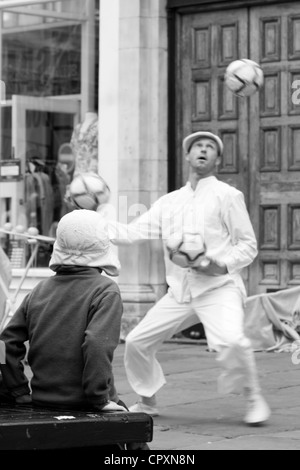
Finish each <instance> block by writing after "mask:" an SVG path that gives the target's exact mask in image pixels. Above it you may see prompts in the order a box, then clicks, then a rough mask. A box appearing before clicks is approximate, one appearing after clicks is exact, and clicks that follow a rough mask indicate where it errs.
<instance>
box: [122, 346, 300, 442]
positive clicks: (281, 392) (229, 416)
mask: <svg viewBox="0 0 300 470" xmlns="http://www.w3.org/2000/svg"><path fill="white" fill-rule="evenodd" d="M206 349H207V345H206V342H205V341H202V342H201V341H195V342H192V341H184V340H183V341H181V340H178V341H174V340H172V341H171V342H169V343H165V344H164V345H163V347H162V349H161V351H160V352H159V354H158V359H159V361H160V363H161V365H162V367H163V370H164V372H165V375H166V378H167V384H166V385H165V386H164V387H163V388H162V389H161V390H160V391H159V392H158V394H157V398H158V405H159V408H160V411H161V416H159V417H157V418H153V419H154V438H153V441H152V442H151V443H150V444H149V445H150V448H151V449H152V450H170V449H173V450H185V451H192V450H300V418H299V416H300V364H299V365H294V364H293V362H292V356H291V354H289V353H264V352H259V353H255V357H256V361H257V365H258V368H259V374H260V379H261V386H262V389H263V393H264V395H265V397H266V398H267V400H268V402H269V405H270V406H271V408H272V411H273V414H272V417H271V419H270V421H269V423H268V424H267V425H265V426H263V427H248V426H245V425H244V424H243V421H242V420H243V416H244V413H245V403H244V399H243V397H242V396H236V395H229V396H225V397H224V396H221V395H219V394H218V393H217V383H216V381H217V377H218V375H219V370H220V369H219V367H218V364H217V363H216V362H215V357H216V355H215V353H211V352H207V350H206ZM123 354H124V344H120V345H119V347H118V348H117V351H116V354H115V362H114V364H115V367H114V373H115V380H116V386H117V389H118V391H119V394H120V398H121V399H123V400H124V401H125V403H126V404H127V405H129V406H130V405H132V404H133V403H135V401H136V395H135V394H134V393H133V392H132V390H131V388H130V386H129V384H128V382H127V379H126V376H125V372H124V366H123ZM298 358H299V361H298V362H300V354H299V356H298Z"/></svg>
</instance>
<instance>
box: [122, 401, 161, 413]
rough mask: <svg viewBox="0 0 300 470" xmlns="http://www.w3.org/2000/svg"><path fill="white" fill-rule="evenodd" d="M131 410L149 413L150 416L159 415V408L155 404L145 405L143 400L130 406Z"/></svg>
mask: <svg viewBox="0 0 300 470" xmlns="http://www.w3.org/2000/svg"><path fill="white" fill-rule="evenodd" d="M129 411H131V412H133V413H147V414H148V415H150V416H159V412H158V409H157V408H154V406H149V405H145V403H142V402H141V401H139V402H137V403H136V404H135V405H132V406H130V407H129Z"/></svg>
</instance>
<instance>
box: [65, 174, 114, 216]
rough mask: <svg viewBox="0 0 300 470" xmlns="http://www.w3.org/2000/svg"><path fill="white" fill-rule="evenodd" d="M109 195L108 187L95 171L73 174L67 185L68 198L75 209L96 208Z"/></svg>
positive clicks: (107, 198) (106, 199)
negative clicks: (68, 185)
mask: <svg viewBox="0 0 300 470" xmlns="http://www.w3.org/2000/svg"><path fill="white" fill-rule="evenodd" d="M109 196H110V190H109V187H108V186H107V184H106V182H105V181H104V179H103V178H101V176H99V175H97V174H96V173H83V174H80V175H77V176H75V178H74V179H73V181H72V182H71V184H70V187H69V199H70V201H71V202H72V203H73V205H74V206H75V207H76V208H77V209H88V210H96V209H97V207H99V206H100V205H101V204H105V203H107V202H108V200H109Z"/></svg>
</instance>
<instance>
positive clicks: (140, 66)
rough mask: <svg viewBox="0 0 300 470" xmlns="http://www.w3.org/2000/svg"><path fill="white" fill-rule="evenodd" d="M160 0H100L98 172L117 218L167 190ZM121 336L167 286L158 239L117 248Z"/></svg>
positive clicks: (128, 216) (163, 38) (138, 209)
mask: <svg viewBox="0 0 300 470" xmlns="http://www.w3.org/2000/svg"><path fill="white" fill-rule="evenodd" d="M167 109H168V106H167V14H166V0H101V2H100V80H99V172H100V174H101V175H102V176H103V177H104V178H105V179H106V181H107V182H108V184H109V186H110V188H111V191H112V198H111V201H110V202H111V203H112V204H113V206H114V207H115V208H116V215H117V218H118V220H119V221H121V222H124V223H128V222H130V221H132V220H133V219H134V218H135V217H136V216H138V215H139V214H140V213H141V212H143V211H145V210H146V209H147V208H149V207H151V204H152V203H153V202H154V201H155V200H156V199H157V198H158V197H160V196H161V195H163V194H165V193H166V192H167V189H168V188H167V122H168V116H167ZM117 251H118V254H119V257H120V261H121V264H122V270H121V274H120V277H119V279H118V282H119V285H120V288H121V292H122V296H123V300H124V308H125V312H124V321H123V336H126V334H127V333H128V331H129V330H130V329H131V328H132V327H133V326H135V325H136V324H137V323H138V322H139V321H140V320H141V318H142V317H143V316H144V315H145V313H146V312H147V311H148V310H149V308H150V307H151V306H152V305H153V304H154V303H155V302H156V300H157V299H158V298H160V297H161V296H162V295H163V294H164V292H165V290H166V286H165V273H164V264H163V259H162V247H161V243H160V241H157V240H156V241H151V242H143V243H139V244H135V245H131V246H126V247H123V246H122V247H119V248H117Z"/></svg>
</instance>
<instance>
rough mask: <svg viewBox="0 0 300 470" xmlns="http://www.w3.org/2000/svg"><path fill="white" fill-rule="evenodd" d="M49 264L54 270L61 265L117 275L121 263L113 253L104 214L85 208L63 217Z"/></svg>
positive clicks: (58, 227)
mask: <svg viewBox="0 0 300 470" xmlns="http://www.w3.org/2000/svg"><path fill="white" fill-rule="evenodd" d="M49 266H50V268H51V269H52V270H53V271H57V269H58V268H59V267H60V266H89V267H96V268H101V269H103V271H105V272H106V274H108V275H109V276H118V274H119V269H120V262H119V260H118V258H117V256H116V255H115V254H114V253H113V250H112V245H111V242H110V239H109V235H108V229H107V224H106V222H105V220H104V219H103V217H102V216H101V215H100V214H99V213H97V212H95V211H91V210H85V209H81V210H74V211H72V212H70V213H69V214H66V215H65V216H64V217H62V219H61V220H60V221H59V223H58V226H57V231H56V241H55V243H54V247H53V253H52V256H51V259H50V263H49Z"/></svg>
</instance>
